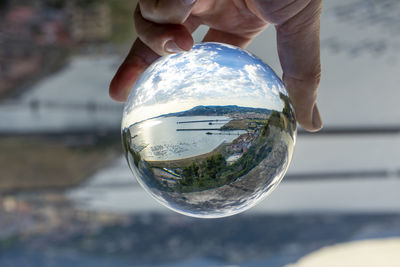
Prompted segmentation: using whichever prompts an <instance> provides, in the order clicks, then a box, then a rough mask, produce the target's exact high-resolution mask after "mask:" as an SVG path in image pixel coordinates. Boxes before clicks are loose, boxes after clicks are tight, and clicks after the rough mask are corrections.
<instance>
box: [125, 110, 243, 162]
mask: <svg viewBox="0 0 400 267" xmlns="http://www.w3.org/2000/svg"><path fill="white" fill-rule="evenodd" d="M231 120H232V119H231V118H229V117H224V116H188V117H164V118H155V119H151V120H147V121H146V122H143V123H141V124H137V125H134V126H132V127H131V128H130V130H131V132H132V133H135V134H136V135H137V137H136V138H134V139H135V140H134V142H135V144H136V146H140V147H143V149H142V150H141V152H140V153H141V155H142V156H143V157H145V158H146V159H147V160H150V161H156V160H177V159H182V158H189V157H194V156H197V155H201V154H205V153H208V152H210V151H212V150H213V149H215V148H217V147H218V146H219V145H221V144H222V143H230V142H232V141H233V140H234V139H236V138H238V137H239V136H240V135H241V134H244V133H246V131H243V130H242V131H241V130H236V131H221V130H215V129H218V128H220V127H221V126H222V125H224V124H226V123H227V122H229V121H231ZM213 121H214V122H213ZM182 122H183V123H182Z"/></svg>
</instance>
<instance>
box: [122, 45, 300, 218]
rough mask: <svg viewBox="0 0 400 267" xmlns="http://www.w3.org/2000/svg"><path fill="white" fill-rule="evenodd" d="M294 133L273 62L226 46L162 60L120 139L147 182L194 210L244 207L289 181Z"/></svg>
mask: <svg viewBox="0 0 400 267" xmlns="http://www.w3.org/2000/svg"><path fill="white" fill-rule="evenodd" d="M295 138H296V121H295V116H294V112H293V107H292V105H291V103H290V101H289V97H288V94H287V92H286V90H285V88H284V86H283V84H282V82H281V80H280V79H279V78H278V77H277V76H276V74H275V73H274V72H273V70H272V69H271V68H269V67H268V66H267V65H266V64H264V63H263V62H262V61H261V60H260V59H258V58H256V57H254V56H253V55H251V54H249V53H248V52H246V51H244V50H242V49H240V48H237V47H234V46H230V45H225V44H219V43H202V44H197V45H195V46H194V47H193V49H192V50H190V51H189V52H183V53H178V54H174V55H169V56H165V57H162V58H160V59H159V60H157V61H156V62H154V63H153V64H152V65H151V66H150V67H149V68H148V69H147V70H146V71H145V72H144V73H143V74H142V75H141V76H140V78H139V79H138V81H137V82H136V84H135V86H134V88H133V89H132V91H131V94H130V95H129V98H128V100H127V102H126V105H125V108H124V113H123V119H122V140H123V146H124V149H125V152H126V157H127V159H128V163H129V166H130V168H131V170H132V172H133V173H134V175H135V176H136V178H137V179H138V181H139V183H140V184H141V185H142V186H143V187H144V188H145V189H146V190H147V191H148V192H149V193H150V194H151V195H152V196H153V197H154V198H155V199H157V200H158V201H159V202H161V203H162V204H164V205H165V206H167V207H169V208H170V209H172V210H175V211H177V212H179V213H182V214H186V215H189V216H194V217H206V218H214V217H224V216H229V215H233V214H236V213H239V212H241V211H244V210H246V209H248V208H250V207H252V206H253V205H255V204H256V203H257V202H259V201H260V200H261V199H262V198H263V197H265V196H266V195H267V194H268V193H269V192H271V191H272V190H273V189H274V188H275V187H276V186H277V185H278V183H279V182H280V181H281V179H282V177H283V176H284V174H285V172H286V170H287V168H288V166H289V162H290V159H291V157H292V153H293V148H294V144H295Z"/></svg>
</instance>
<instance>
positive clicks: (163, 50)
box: [135, 6, 194, 56]
mask: <svg viewBox="0 0 400 267" xmlns="http://www.w3.org/2000/svg"><path fill="white" fill-rule="evenodd" d="M135 27H136V32H137V34H138V36H139V38H140V40H141V41H142V42H143V43H144V44H146V45H147V46H148V47H149V48H151V49H152V50H153V51H154V52H156V53H157V54H158V55H161V56H162V55H166V54H171V53H177V52H180V51H184V50H190V49H191V48H192V46H193V43H194V41H193V38H192V35H191V33H190V31H189V30H188V29H187V28H186V27H185V25H183V24H157V23H154V22H151V21H149V20H146V19H145V18H143V16H142V14H141V10H140V7H139V6H138V7H137V8H136V10H135Z"/></svg>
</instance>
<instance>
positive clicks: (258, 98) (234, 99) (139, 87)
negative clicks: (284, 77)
mask: <svg viewBox="0 0 400 267" xmlns="http://www.w3.org/2000/svg"><path fill="white" fill-rule="evenodd" d="M226 47H227V49H231V48H232V47H231V46H226ZM217 48H218V49H216V48H215V47H214V48H210V46H209V45H204V44H202V45H198V46H196V48H195V49H192V50H191V51H190V52H185V53H180V54H175V55H170V56H167V57H163V58H161V59H159V60H158V61H156V62H155V63H153V64H152V65H151V66H150V67H149V68H148V69H147V70H146V71H145V72H144V73H143V75H142V76H141V77H140V79H139V80H138V82H137V83H136V85H135V87H134V89H133V90H132V93H131V95H130V97H129V99H128V103H127V106H128V107H126V108H125V113H129V112H130V111H131V110H132V109H136V108H139V107H141V109H142V108H143V106H154V105H161V104H162V105H163V106H164V107H165V106H167V105H168V103H171V104H172V103H174V105H177V103H182V104H181V105H182V106H187V105H186V104H183V103H184V102H185V103H191V104H192V105H197V103H198V105H200V104H202V105H207V103H210V104H211V103H213V104H214V105H215V103H220V104H219V105H240V106H248V107H264V108H270V109H281V108H282V102H281V100H280V98H279V92H283V90H284V89H283V85H282V83H281V81H280V80H279V78H278V77H276V76H274V75H272V72H271V70H270V69H269V68H268V67H266V66H265V65H261V64H260V63H261V62H260V61H258V60H257V59H255V58H254V59H255V60H254V64H245V65H244V66H243V67H242V68H237V67H234V66H233V65H232V63H231V61H230V60H227V58H224V56H223V54H220V53H223V52H224V50H223V49H222V47H217ZM235 53H236V55H235ZM243 55H245V56H246V57H247V56H248V55H250V54H248V53H243V52H241V50H236V51H234V50H233V52H232V50H231V51H230V54H229V56H230V57H232V56H237V58H243ZM244 59H245V61H244V62H245V63H248V62H252V61H251V58H244ZM249 59H250V60H249ZM235 64H237V61H235ZM178 105H179V104H178ZM175 108H176V107H174V108H173V109H175ZM165 113H167V112H165ZM159 115H161V114H159Z"/></svg>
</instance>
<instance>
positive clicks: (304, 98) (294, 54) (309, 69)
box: [110, 0, 322, 131]
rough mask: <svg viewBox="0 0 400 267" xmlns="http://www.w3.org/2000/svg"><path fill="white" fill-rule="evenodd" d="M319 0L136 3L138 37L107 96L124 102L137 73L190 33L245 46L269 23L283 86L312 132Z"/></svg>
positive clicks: (315, 126)
mask: <svg viewBox="0 0 400 267" xmlns="http://www.w3.org/2000/svg"><path fill="white" fill-rule="evenodd" d="M321 8H322V0H197V1H194V0H139V4H138V6H137V7H136V10H135V27H136V31H137V33H138V36H139V38H138V39H136V41H135V42H134V44H133V46H132V48H131V50H130V52H129V53H128V55H127V57H126V59H125V60H124V62H123V63H122V65H121V66H120V67H119V69H118V71H117V73H116V74H115V76H114V78H113V80H112V81H111V84H110V96H111V97H112V98H113V99H114V100H117V101H125V100H126V98H127V96H128V94H129V92H130V90H131V88H132V86H133V84H134V83H135V81H136V80H137V79H138V77H139V76H140V74H141V73H142V72H143V71H144V70H145V69H146V68H147V67H148V66H149V65H150V64H151V63H152V62H153V61H154V60H156V59H157V58H158V57H159V56H162V55H167V54H170V53H176V52H179V51H184V50H190V49H191V48H192V46H193V42H194V41H193V38H192V35H191V34H192V32H193V31H194V30H195V29H196V28H197V27H198V26H200V25H201V24H205V25H207V26H209V27H210V29H209V31H208V33H207V34H206V36H205V37H204V40H203V41H204V42H221V43H227V44H232V45H236V46H239V47H242V48H245V47H246V46H247V45H248V44H249V43H250V42H251V41H252V40H253V39H254V38H255V36H256V35H257V34H259V33H260V32H262V31H263V30H264V29H265V28H266V27H267V26H268V25H269V24H273V25H274V26H275V28H276V31H277V42H278V54H279V59H280V63H281V66H282V70H283V77H282V80H283V83H284V84H285V86H286V88H287V90H288V92H289V96H290V99H291V100H292V103H293V106H294V108H295V112H296V118H297V121H298V122H299V123H300V125H301V126H302V127H303V128H304V129H306V130H308V131H318V130H320V129H321V128H322V121H321V118H320V115H319V111H318V107H317V105H316V99H317V89H318V85H319V81H320V76H321V65H320V52H319V46H320V41H319V28H320V26H319V25H320V14H321Z"/></svg>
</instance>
